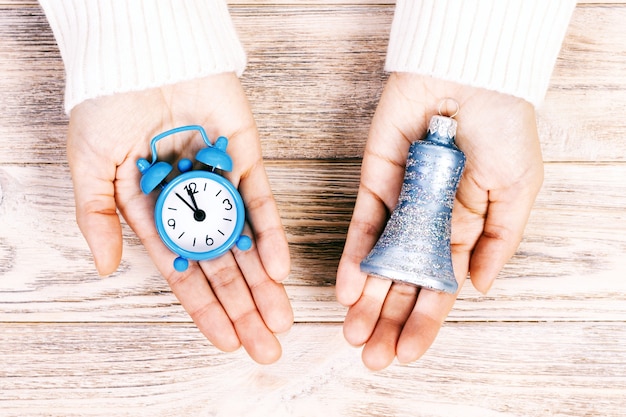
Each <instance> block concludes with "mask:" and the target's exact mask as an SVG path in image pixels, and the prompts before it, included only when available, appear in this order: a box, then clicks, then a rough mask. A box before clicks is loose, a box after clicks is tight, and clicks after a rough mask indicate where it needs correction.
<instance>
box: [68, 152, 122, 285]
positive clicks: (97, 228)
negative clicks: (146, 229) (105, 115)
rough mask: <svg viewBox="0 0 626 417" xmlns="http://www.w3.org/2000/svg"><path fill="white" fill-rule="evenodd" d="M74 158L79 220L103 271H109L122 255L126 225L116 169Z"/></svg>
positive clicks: (107, 272)
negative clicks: (117, 197)
mask: <svg viewBox="0 0 626 417" xmlns="http://www.w3.org/2000/svg"><path fill="white" fill-rule="evenodd" d="M82 165H83V163H82V162H76V160H75V159H70V166H71V167H72V181H73V183H74V198H75V200H76V222H77V224H78V227H79V228H80V231H81V233H82V234H83V236H84V237H85V240H86V241H87V245H88V246H89V249H90V250H91V253H92V254H93V257H94V263H95V265H96V269H97V271H98V273H99V274H100V275H109V274H111V273H113V272H115V270H116V269H117V267H118V266H119V264H120V261H121V259H122V226H121V224H120V219H119V216H118V215H117V211H116V204H115V192H114V185H113V180H114V178H115V170H114V167H113V172H107V170H106V168H103V167H99V166H88V167H85V166H82Z"/></svg>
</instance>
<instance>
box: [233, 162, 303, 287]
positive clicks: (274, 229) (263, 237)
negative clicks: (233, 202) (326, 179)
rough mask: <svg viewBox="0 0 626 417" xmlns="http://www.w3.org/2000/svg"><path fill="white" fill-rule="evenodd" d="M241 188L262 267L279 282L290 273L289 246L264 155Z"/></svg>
mask: <svg viewBox="0 0 626 417" xmlns="http://www.w3.org/2000/svg"><path fill="white" fill-rule="evenodd" d="M239 189H240V191H241V194H242V197H243V199H244V201H245V204H246V210H247V215H248V222H249V224H250V226H251V228H252V230H253V231H254V237H255V240H256V248H257V250H258V254H259V256H260V259H261V261H262V263H263V267H264V269H265V271H266V272H267V275H268V276H270V277H271V278H272V279H273V280H275V281H278V282H280V281H282V280H284V279H285V278H287V276H288V275H289V271H290V267H291V266H290V263H291V261H290V256H289V246H288V243H287V236H286V235H285V231H284V229H283V225H282V222H281V220H280V215H279V213H278V208H277V207H276V201H275V200H274V196H273V194H272V190H271V188H270V185H269V181H268V179H267V174H266V172H265V168H264V167H263V162H262V160H261V159H258V160H257V162H256V163H255V164H254V165H253V166H252V168H251V169H250V170H249V171H247V172H245V173H244V174H243V175H242V177H241V182H240V184H239Z"/></svg>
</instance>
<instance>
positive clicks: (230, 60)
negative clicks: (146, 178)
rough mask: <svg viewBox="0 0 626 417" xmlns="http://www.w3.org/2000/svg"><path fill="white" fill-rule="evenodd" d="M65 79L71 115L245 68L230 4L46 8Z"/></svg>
mask: <svg viewBox="0 0 626 417" xmlns="http://www.w3.org/2000/svg"><path fill="white" fill-rule="evenodd" d="M40 4H41V6H42V8H43V9H44V11H45V13H46V16H47V18H48V21H49V23H50V26H51V28H52V31H53V32H54V36H55V38H56V40H57V43H58V45H59V50H60V52H61V56H62V58H63V63H64V65H65V72H66V89H65V110H66V112H67V113H68V114H69V112H70V111H71V109H72V108H73V107H74V106H76V105H77V104H79V103H81V102H82V101H84V100H87V99H90V98H95V97H99V96H103V95H109V94H114V93H120V92H127V91H137V90H143V89H146V88H150V87H157V86H160V85H165V84H173V83H176V82H179V81H184V80H190V79H194V78H200V77H204V76H207V75H210V74H218V73H222V72H235V73H237V75H241V73H242V72H243V70H244V68H245V65H246V56H245V52H244V50H243V48H242V46H241V43H240V42H239V39H238V37H237V34H236V32H235V28H234V26H233V24H232V21H231V18H230V15H229V13H228V8H227V6H226V3H225V1H224V0H98V1H95V0H40Z"/></svg>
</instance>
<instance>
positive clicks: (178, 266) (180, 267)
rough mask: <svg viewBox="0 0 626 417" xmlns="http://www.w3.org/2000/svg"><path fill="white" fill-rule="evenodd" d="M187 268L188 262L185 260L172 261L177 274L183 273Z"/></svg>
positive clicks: (179, 258)
mask: <svg viewBox="0 0 626 417" xmlns="http://www.w3.org/2000/svg"><path fill="white" fill-rule="evenodd" d="M188 267H189V261H188V260H187V259H185V258H181V257H178V258H176V259H174V269H175V270H177V271H178V272H185V271H186V270H187V268H188Z"/></svg>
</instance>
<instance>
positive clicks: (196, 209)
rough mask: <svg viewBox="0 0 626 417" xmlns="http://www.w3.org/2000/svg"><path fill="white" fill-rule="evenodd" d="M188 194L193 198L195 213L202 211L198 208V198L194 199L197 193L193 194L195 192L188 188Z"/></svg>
mask: <svg viewBox="0 0 626 417" xmlns="http://www.w3.org/2000/svg"><path fill="white" fill-rule="evenodd" d="M187 194H189V197H191V202H192V204H193V206H194V210H195V211H198V210H200V209H199V208H198V203H196V197H194V194H195V192H193V191H192V190H191V188H188V189H187Z"/></svg>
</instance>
